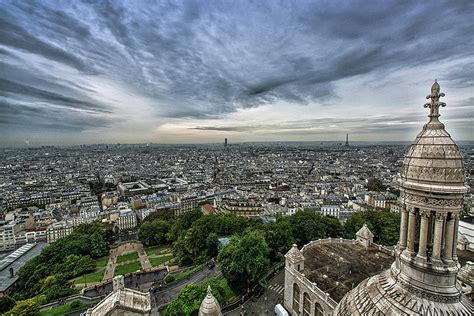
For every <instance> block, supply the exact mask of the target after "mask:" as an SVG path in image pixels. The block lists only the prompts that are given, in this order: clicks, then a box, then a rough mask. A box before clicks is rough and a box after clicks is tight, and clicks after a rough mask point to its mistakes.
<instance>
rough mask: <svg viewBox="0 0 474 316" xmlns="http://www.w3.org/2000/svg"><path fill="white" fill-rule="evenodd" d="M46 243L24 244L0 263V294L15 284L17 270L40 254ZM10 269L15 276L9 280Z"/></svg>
mask: <svg viewBox="0 0 474 316" xmlns="http://www.w3.org/2000/svg"><path fill="white" fill-rule="evenodd" d="M45 246H46V243H38V244H26V245H24V246H22V247H20V248H18V249H17V250H15V251H14V252H12V253H11V254H9V255H8V256H7V257H5V258H4V259H3V260H2V261H0V268H1V270H0V293H2V292H5V291H6V290H7V289H8V288H9V287H10V286H11V285H12V284H14V283H15V282H16V280H17V279H18V277H17V276H16V273H17V272H18V270H19V269H20V268H21V267H22V266H23V265H24V264H25V263H26V262H27V261H28V260H30V259H33V258H34V257H36V256H37V255H39V254H40V252H41V250H42V249H43V248H44V247H45ZM10 268H13V271H14V273H15V276H14V277H13V278H10V271H9V270H10Z"/></svg>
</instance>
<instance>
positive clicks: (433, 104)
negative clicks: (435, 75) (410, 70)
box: [424, 79, 446, 117]
mask: <svg viewBox="0 0 474 316" xmlns="http://www.w3.org/2000/svg"><path fill="white" fill-rule="evenodd" d="M440 91H441V87H440V86H439V83H438V80H437V79H435V82H434V83H433V85H432V86H431V94H429V95H427V96H426V99H431V101H430V102H428V103H425V105H424V107H425V108H430V115H428V116H429V117H438V116H439V107H440V106H442V107H445V106H446V103H444V102H440V101H439V98H441V97H444V93H443V92H440Z"/></svg>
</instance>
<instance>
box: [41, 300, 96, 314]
mask: <svg viewBox="0 0 474 316" xmlns="http://www.w3.org/2000/svg"><path fill="white" fill-rule="evenodd" d="M75 302H77V303H75ZM86 307H87V305H86V304H84V303H82V302H81V301H74V302H71V303H68V304H64V305H61V306H58V307H54V308H51V309H48V310H44V311H42V312H40V313H39V316H59V315H65V314H66V313H71V312H76V311H81V310H84V309H85V308H86Z"/></svg>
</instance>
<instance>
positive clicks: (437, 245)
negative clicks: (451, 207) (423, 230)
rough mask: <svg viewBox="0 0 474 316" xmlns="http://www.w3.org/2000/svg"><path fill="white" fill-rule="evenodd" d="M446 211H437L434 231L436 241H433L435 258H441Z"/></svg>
mask: <svg viewBox="0 0 474 316" xmlns="http://www.w3.org/2000/svg"><path fill="white" fill-rule="evenodd" d="M445 216H446V214H445V213H442V212H437V213H436V222H435V231H434V242H433V260H440V259H441V240H442V238H443V221H444V217H445Z"/></svg>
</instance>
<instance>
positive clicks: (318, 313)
mask: <svg viewBox="0 0 474 316" xmlns="http://www.w3.org/2000/svg"><path fill="white" fill-rule="evenodd" d="M314 316H324V310H323V307H322V306H321V304H319V303H315V304H314Z"/></svg>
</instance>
